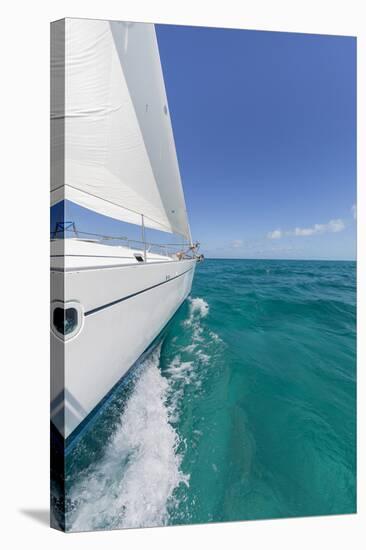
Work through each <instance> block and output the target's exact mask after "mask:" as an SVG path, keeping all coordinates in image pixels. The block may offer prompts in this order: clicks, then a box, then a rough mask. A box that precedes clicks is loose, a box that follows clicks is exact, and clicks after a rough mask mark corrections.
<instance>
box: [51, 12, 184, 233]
mask: <svg viewBox="0 0 366 550" xmlns="http://www.w3.org/2000/svg"><path fill="white" fill-rule="evenodd" d="M64 103H65V105H64V136H65V137H64V184H61V185H60V181H59V180H58V178H54V181H53V182H52V187H51V204H55V203H57V202H59V201H60V200H63V199H64V198H66V199H68V200H70V201H73V202H75V203H77V204H79V205H81V206H84V207H86V208H89V209H91V210H93V211H95V212H98V213H100V214H104V215H106V216H109V217H111V218H115V219H119V220H122V221H125V222H128V223H133V224H139V225H140V224H141V215H143V216H144V223H145V226H146V227H150V228H154V229H159V230H161V231H166V232H170V233H178V234H180V235H182V236H183V237H184V238H186V239H187V240H190V232H189V225H188V219H187V212H186V206H185V201H184V195H183V190H182V184H181V180H180V173H179V166H178V161H177V156H176V150H175V144H174V137H173V132H172V127H171V121H170V116H169V110H168V102H167V98H166V93H165V87H164V80H163V74H162V68H161V64H160V56H159V50H158V45H157V39H156V35H155V28H154V25H152V24H146V23H124V22H118V21H113V22H109V21H98V20H96V21H95V20H84V19H66V21H65V101H64ZM59 110H60V109H59V108H58V109H55V110H54V112H53V113H51V124H60V116H61V118H62V115H60V113H59V112H58V111H59Z"/></svg>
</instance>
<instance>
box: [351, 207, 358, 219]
mask: <svg viewBox="0 0 366 550" xmlns="http://www.w3.org/2000/svg"><path fill="white" fill-rule="evenodd" d="M351 210H352V214H353V219H354V220H356V219H357V207H356V205H355V204H353V205H352V208H351Z"/></svg>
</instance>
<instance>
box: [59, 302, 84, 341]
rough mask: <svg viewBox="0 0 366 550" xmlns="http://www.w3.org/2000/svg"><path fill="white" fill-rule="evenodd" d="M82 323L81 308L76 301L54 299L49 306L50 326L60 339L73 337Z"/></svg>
mask: <svg viewBox="0 0 366 550" xmlns="http://www.w3.org/2000/svg"><path fill="white" fill-rule="evenodd" d="M82 324H83V310H82V307H81V305H80V304H79V303H77V302H66V303H64V302H61V301H55V302H53V304H52V306H51V327H52V330H53V332H54V334H55V335H56V336H58V337H59V338H61V339H62V340H68V339H69V338H73V337H74V336H76V334H77V333H78V332H79V331H80V329H81V326H82Z"/></svg>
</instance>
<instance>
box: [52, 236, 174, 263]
mask: <svg viewBox="0 0 366 550" xmlns="http://www.w3.org/2000/svg"><path fill="white" fill-rule="evenodd" d="M136 256H142V257H143V256H144V253H143V251H142V250H141V249H133V248H129V247H128V246H120V245H113V244H102V243H100V242H98V241H93V240H84V239H76V238H70V239H55V240H52V241H51V269H62V270H63V269H65V270H74V269H93V268H96V269H97V268H101V267H114V266H120V265H131V264H133V265H134V264H138V263H141V262H139V261H138V260H137V258H136ZM177 259H178V258H177V257H176V256H175V254H172V255H171V256H164V255H162V254H156V253H154V252H150V251H149V250H147V254H146V263H156V262H172V261H174V260H175V261H176V260H177Z"/></svg>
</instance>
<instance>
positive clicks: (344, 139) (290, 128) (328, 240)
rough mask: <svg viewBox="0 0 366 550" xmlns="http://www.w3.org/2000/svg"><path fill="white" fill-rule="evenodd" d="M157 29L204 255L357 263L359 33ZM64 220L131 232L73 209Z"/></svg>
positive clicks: (184, 173) (181, 161)
mask: <svg viewBox="0 0 366 550" xmlns="http://www.w3.org/2000/svg"><path fill="white" fill-rule="evenodd" d="M156 32H157V37H158V43H159V50H160V56H161V62H162V67H163V72H164V79H165V85H166V90H167V95H168V101H169V110H170V115H171V119H172V125H173V131H174V136H175V142H176V148H177V154H178V160H179V165H180V171H181V176H182V181H183V186H184V191H185V197H186V202H187V207H188V212H189V218H190V224H191V229H192V235H193V238H194V239H196V240H199V241H200V242H201V243H202V251H203V252H204V253H205V255H206V256H208V257H219V258H293V259H299V258H303V259H355V255H356V221H355V203H356V40H355V38H352V37H339V36H337V37H336V36H322V35H306V34H292V33H274V32H261V31H245V30H229V29H210V28H200V27H183V26H170V25H156ZM56 210H57V209H55V210H54V214H56ZM60 212H61V211H60V209H59V213H60ZM66 218H68V219H73V220H75V221H76V222H77V224H78V226H79V227H81V228H82V229H84V230H85V231H93V232H97V233H107V234H114V235H115V234H125V228H124V227H123V226H122V225H121V223H120V222H117V221H114V220H110V219H108V218H105V217H103V216H98V215H94V214H92V213H90V212H89V211H87V210H85V209H81V208H80V207H78V206H76V205H72V204H68V206H67V212H66ZM53 219H54V216H53ZM133 234H134V235H136V237H134V238H139V235H140V232H139V229H138V228H137V227H136V228H134V230H133ZM151 240H152V239H151ZM163 240H164V241H165V242H171V238H170V237H169V236H167V235H165V236H164V238H163Z"/></svg>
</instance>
